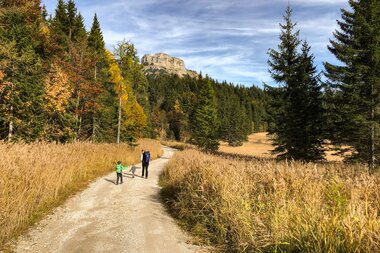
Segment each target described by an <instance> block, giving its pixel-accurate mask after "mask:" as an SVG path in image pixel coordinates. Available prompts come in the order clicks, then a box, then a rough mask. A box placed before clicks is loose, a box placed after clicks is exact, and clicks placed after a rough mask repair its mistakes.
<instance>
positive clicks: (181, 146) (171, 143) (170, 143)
mask: <svg viewBox="0 0 380 253" xmlns="http://www.w3.org/2000/svg"><path fill="white" fill-rule="evenodd" d="M161 144H162V145H164V146H168V147H171V148H175V149H178V150H185V149H196V148H197V147H196V146H195V145H192V144H189V143H185V142H179V141H171V140H162V141H161Z"/></svg>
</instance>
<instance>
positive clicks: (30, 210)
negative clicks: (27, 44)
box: [0, 140, 163, 249]
mask: <svg viewBox="0 0 380 253" xmlns="http://www.w3.org/2000/svg"><path fill="white" fill-rule="evenodd" d="M142 148H144V149H149V150H150V152H151V156H152V159H155V158H157V157H159V156H161V155H162V152H163V151H162V149H161V145H160V143H159V142H158V141H154V140H141V141H139V145H138V146H137V147H136V148H134V149H132V148H129V147H128V145H127V144H120V145H116V144H93V143H75V144H64V145H61V144H46V143H33V144H7V143H0V154H1V156H0V249H1V248H2V247H3V246H4V245H5V243H6V242H7V241H8V240H9V239H10V238H12V237H14V236H16V235H18V234H19V233H20V232H21V231H23V230H24V229H25V228H27V227H28V226H29V225H30V224H33V223H34V222H35V221H37V220H38V219H40V218H41V217H42V216H43V215H44V214H46V213H48V212H49V210H51V209H52V208H53V207H54V206H57V205H59V204H60V203H62V201H64V200H65V199H66V198H67V197H68V196H70V195H71V194H73V193H74V192H76V191H78V190H80V189H83V188H84V187H85V186H87V185H88V183H89V182H91V181H92V180H93V179H95V178H97V177H99V176H102V175H104V174H105V173H108V172H111V171H113V170H114V168H115V164H116V162H117V161H118V160H121V161H122V163H123V165H130V164H134V163H137V162H139V161H140V155H141V149H142Z"/></svg>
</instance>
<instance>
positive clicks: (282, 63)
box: [267, 7, 323, 161]
mask: <svg viewBox="0 0 380 253" xmlns="http://www.w3.org/2000/svg"><path fill="white" fill-rule="evenodd" d="M291 14H292V10H291V8H290V7H288V9H287V10H286V15H285V16H284V19H285V24H281V25H280V27H281V34H280V40H281V43H280V44H279V46H278V51H276V50H274V49H270V51H269V56H270V60H269V61H268V63H269V66H270V73H271V75H272V78H273V79H274V80H275V81H276V82H277V83H278V84H279V85H280V87H277V88H273V87H267V89H268V91H269V93H270V94H271V101H270V105H269V107H270V108H269V110H268V116H269V117H268V120H269V123H270V124H269V128H268V131H269V133H270V134H272V136H273V138H274V144H275V145H276V148H275V150H274V152H275V153H280V155H279V156H280V157H283V158H291V159H297V160H304V161H312V160H320V159H322V155H323V150H322V134H323V132H322V131H321V124H322V117H323V113H322V111H321V107H322V105H321V88H320V85H319V81H318V77H317V76H316V69H315V67H314V66H313V56H312V55H309V50H310V48H309V46H308V45H307V43H306V42H305V43H304V44H303V46H302V50H301V53H300V52H299V47H300V45H301V41H300V39H299V31H294V29H295V26H296V24H294V23H293V22H292V20H291Z"/></svg>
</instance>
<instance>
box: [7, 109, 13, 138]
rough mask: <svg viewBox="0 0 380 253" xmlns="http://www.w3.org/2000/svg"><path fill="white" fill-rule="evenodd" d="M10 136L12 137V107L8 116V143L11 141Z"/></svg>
mask: <svg viewBox="0 0 380 253" xmlns="http://www.w3.org/2000/svg"><path fill="white" fill-rule="evenodd" d="M12 135H13V105H11V109H10V115H9V129H8V141H12Z"/></svg>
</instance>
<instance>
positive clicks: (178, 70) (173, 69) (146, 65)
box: [141, 53, 198, 77]
mask: <svg viewBox="0 0 380 253" xmlns="http://www.w3.org/2000/svg"><path fill="white" fill-rule="evenodd" d="M141 64H142V65H143V72H144V74H145V75H147V76H156V75H160V74H164V73H167V74H177V75H178V76H180V77H184V76H186V75H189V76H190V77H197V76H198V73H197V72H195V71H193V70H188V69H186V66H185V62H184V61H183V60H182V59H180V58H176V57H172V56H170V55H168V54H165V53H157V54H146V55H144V56H143V57H142V59H141Z"/></svg>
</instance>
